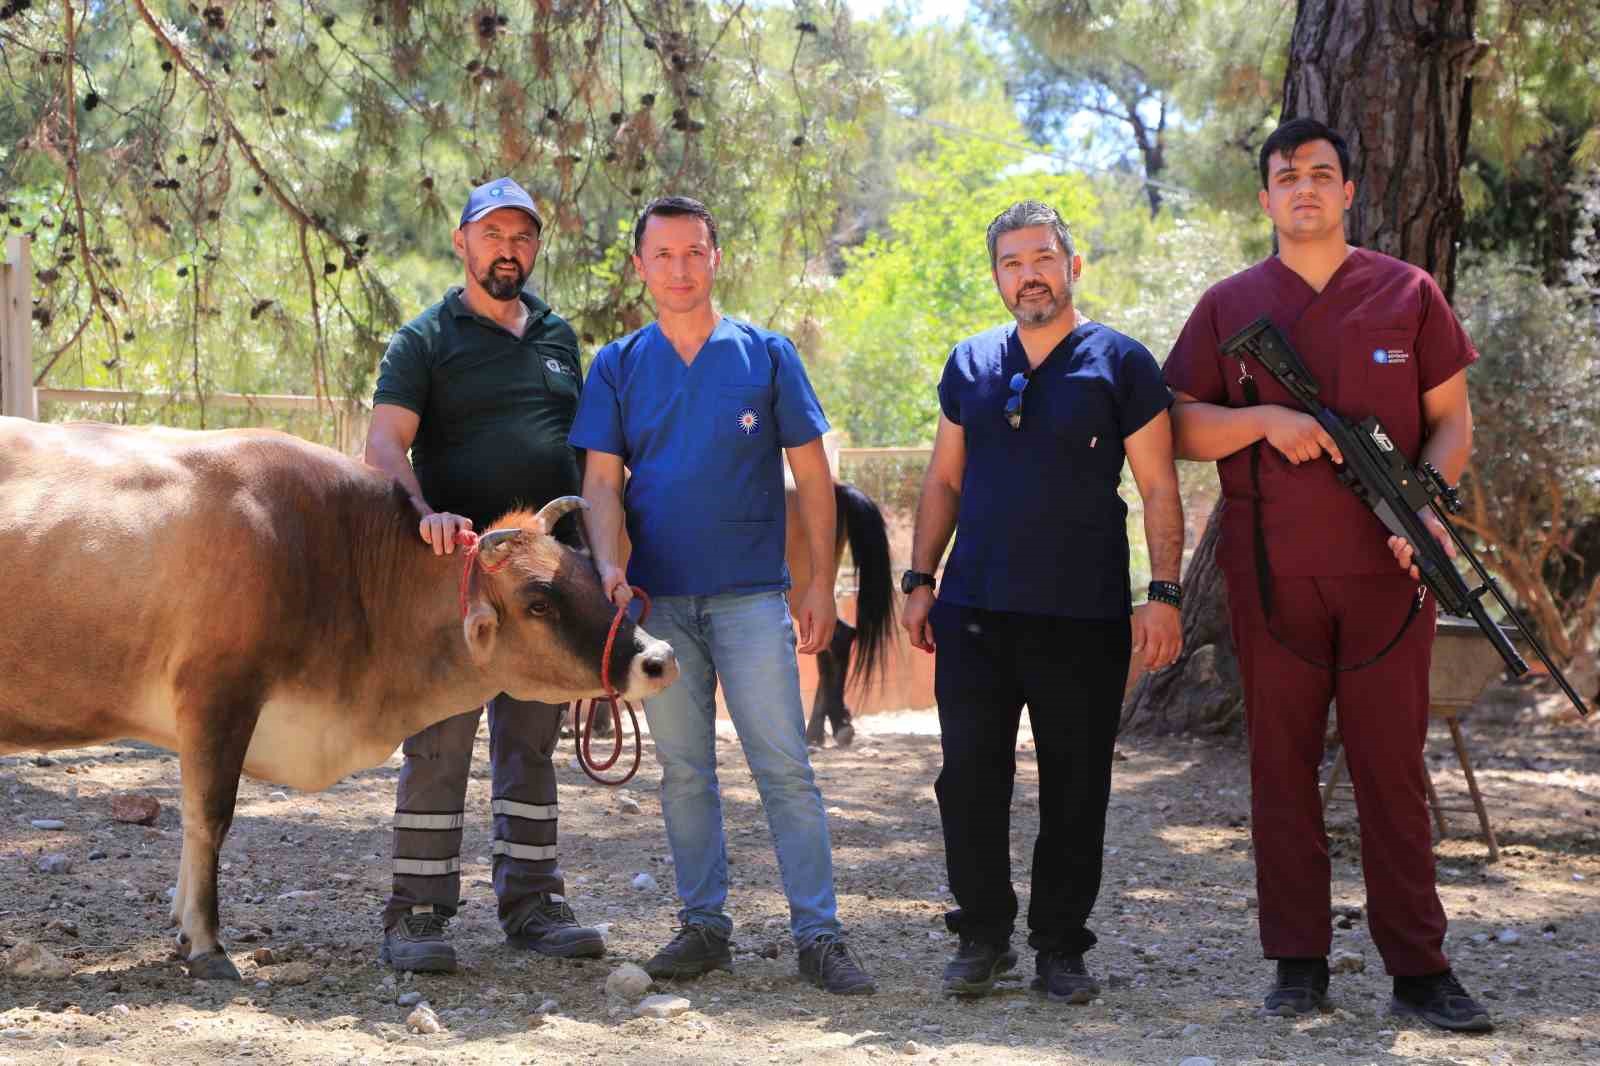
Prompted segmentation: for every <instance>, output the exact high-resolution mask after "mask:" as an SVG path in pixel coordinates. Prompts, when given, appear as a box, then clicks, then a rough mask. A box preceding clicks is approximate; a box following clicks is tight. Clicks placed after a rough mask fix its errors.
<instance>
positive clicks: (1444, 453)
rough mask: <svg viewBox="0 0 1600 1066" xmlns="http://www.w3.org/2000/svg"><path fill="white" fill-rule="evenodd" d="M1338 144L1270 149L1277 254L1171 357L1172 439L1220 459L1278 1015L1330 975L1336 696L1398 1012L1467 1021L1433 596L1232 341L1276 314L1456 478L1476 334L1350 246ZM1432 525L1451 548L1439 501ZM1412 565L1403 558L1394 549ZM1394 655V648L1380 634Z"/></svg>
mask: <svg viewBox="0 0 1600 1066" xmlns="http://www.w3.org/2000/svg"><path fill="white" fill-rule="evenodd" d="M1349 161H1350V160H1349V151H1348V149H1347V148H1346V146H1345V142H1344V140H1343V138H1341V137H1340V136H1339V135H1338V134H1337V133H1335V132H1334V131H1333V130H1331V129H1329V128H1328V127H1326V126H1324V125H1323V124H1322V123H1320V122H1317V121H1314V120H1312V119H1303V118H1302V119H1294V120H1292V121H1289V122H1286V123H1284V124H1283V125H1281V126H1279V127H1278V129H1277V130H1276V131H1274V132H1273V134H1272V136H1270V137H1269V138H1267V141H1266V143H1265V144H1264V145H1262V147H1261V158H1260V170H1261V184H1262V190H1261V192H1260V193H1259V198H1260V203H1261V209H1262V210H1263V211H1264V212H1265V213H1266V214H1267V215H1268V216H1269V217H1270V218H1271V219H1272V223H1273V226H1274V228H1275V229H1276V231H1277V238H1278V253H1277V254H1276V255H1274V256H1272V257H1270V258H1268V259H1266V260H1265V261H1263V262H1261V263H1258V264H1256V265H1255V266H1253V267H1251V268H1250V269H1248V270H1245V271H1243V272H1241V273H1238V274H1235V275H1234V276H1233V277H1231V278H1228V279H1227V280H1225V281H1223V282H1221V283H1219V284H1217V285H1215V286H1213V287H1212V288H1211V290H1210V291H1208V292H1207V293H1206V294H1205V296H1204V297H1202V298H1201V300H1200V303H1199V305H1198V306H1196V308H1195V309H1194V312H1193V313H1192V314H1191V315H1190V316H1189V321H1188V323H1187V324H1186V325H1185V326H1184V329H1183V332H1182V334H1181V335H1180V336H1179V337H1178V342H1177V344H1176V345H1175V346H1174V348H1173V350H1172V354H1171V356H1170V357H1169V358H1168V360H1167V363H1166V368H1165V373H1166V379H1167V384H1168V385H1170V386H1171V388H1172V389H1173V391H1174V393H1175V395H1176V399H1177V401H1178V402H1177V405H1176V406H1175V407H1174V408H1173V427H1174V432H1175V434H1176V443H1177V454H1178V455H1179V456H1180V457H1181V458H1185V459H1197V460H1216V462H1217V469H1218V472H1219V474H1220V475H1221V480H1222V495H1223V504H1222V506H1223V514H1222V540H1221V542H1220V544H1219V545H1218V550H1217V560H1218V563H1219V565H1220V566H1221V568H1222V572H1223V577H1224V579H1225V580H1226V582H1227V587H1228V599H1229V607H1230V615H1231V622H1232V626H1233V637H1234V643H1235V644H1236V646H1237V647H1238V650H1239V665H1240V668H1241V673H1242V674H1243V677H1244V687H1245V708H1246V721H1247V724H1248V729H1249V740H1250V780H1251V831H1252V835H1253V837H1254V842H1255V853H1256V885H1257V893H1258V896H1259V899H1260V925H1261V943H1262V947H1263V949H1264V952H1265V954H1266V956H1267V957H1268V958H1270V959H1275V960H1276V961H1277V964H1278V965H1277V969H1278V973H1277V981H1276V983H1275V985H1274V987H1273V989H1272V990H1271V992H1270V993H1269V994H1268V995H1267V997H1266V1008H1267V1010H1268V1011H1269V1012H1271V1013H1275V1014H1280V1015H1286V1016H1287V1015H1293V1014H1302V1013H1307V1012H1310V1011H1312V1010H1315V1009H1318V1008H1319V1007H1321V1006H1322V1005H1323V1002H1324V999H1325V997H1326V993H1327V988H1328V961H1327V956H1328V950H1329V948H1330V946H1331V943H1332V932H1331V929H1330V928H1329V915H1330V892H1329V873H1330V871H1329V864H1328V844H1327V835H1326V833H1325V831H1324V828H1323V823H1322V806H1321V802H1320V797H1319V795H1318V791H1317V767H1318V764H1319V763H1320V761H1321V759H1322V752H1323V735H1324V730H1325V729H1326V722H1327V714H1328V704H1329V701H1330V700H1331V701H1334V702H1335V704H1336V706H1337V713H1338V716H1339V718H1338V720H1339V731H1340V733H1341V735H1342V736H1343V739H1344V746H1345V752H1346V755H1347V757H1348V760H1349V765H1350V776H1351V780H1352V782H1353V783H1354V785H1355V792H1356V805H1357V809H1358V811H1359V815H1360V819H1361V856H1362V868H1363V870H1364V872H1365V875H1366V883H1367V913H1368V916H1369V923H1370V928H1371V932H1372V939H1373V941H1374V942H1375V943H1376V944H1377V946H1378V951H1379V952H1380V953H1381V954H1382V956H1383V961H1384V965H1385V967H1386V968H1387V969H1388V972H1389V974H1390V975H1391V976H1392V977H1393V978H1394V999H1393V1001H1392V1002H1391V1009H1392V1010H1394V1011H1396V1012H1400V1013H1408V1014H1414V1015H1417V1016H1420V1017H1422V1018H1424V1019H1426V1020H1428V1021H1429V1022H1432V1023H1433V1024H1435V1025H1438V1026H1441V1027H1444V1028H1447V1029H1457V1030H1467V1031H1486V1030H1488V1029H1490V1028H1492V1026H1491V1023H1490V1020H1489V1016H1488V1014H1487V1012H1485V1011H1484V1010H1483V1008H1482V1007H1480V1006H1479V1005H1478V1004H1477V1003H1475V1002H1473V1000H1472V997H1471V996H1470V995H1468V994H1467V992H1466V991H1465V990H1464V989H1463V988H1462V987H1461V985H1460V983H1459V982H1458V981H1457V980H1456V978H1455V977H1454V975H1453V974H1452V973H1451V971H1450V964H1449V962H1448V961H1447V960H1446V959H1445V956H1444V952H1443V951H1442V950H1441V948H1442V944H1443V941H1444V932H1445V916H1444V909H1443V907H1441V906H1440V903H1439V896H1438V892H1437V891H1436V890H1435V887H1434V868H1433V837H1432V830H1431V828H1430V826H1429V823H1428V810H1427V801H1426V797H1425V787H1426V786H1425V779H1424V774H1425V771H1424V769H1423V765H1422V746H1423V741H1424V738H1425V736H1426V734H1427V728H1428V662H1429V655H1430V652H1431V650H1432V646H1433V632H1434V603H1433V599H1432V597H1431V596H1424V595H1423V594H1422V590H1421V588H1420V586H1419V585H1418V583H1417V581H1416V579H1415V578H1416V572H1415V568H1413V567H1412V566H1411V548H1410V546H1409V545H1407V544H1406V542H1405V541H1403V540H1401V539H1400V538H1391V537H1389V536H1388V534H1387V531H1386V530H1385V529H1384V527H1383V525H1382V524H1381V523H1380V522H1379V521H1378V519H1377V518H1376V517H1375V516H1374V515H1373V513H1372V512H1371V511H1370V510H1369V509H1368V508H1367V507H1366V505H1364V504H1363V503H1362V502H1361V501H1360V500H1359V499H1357V497H1356V495H1355V494H1354V493H1353V492H1351V491H1350V489H1348V488H1346V487H1345V486H1344V485H1342V484H1340V483H1339V481H1338V480H1337V477H1336V474H1335V467H1334V464H1335V463H1339V462H1342V461H1343V457H1342V456H1340V455H1339V454H1338V451H1337V449H1336V448H1335V446H1334V443H1333V441H1332V440H1331V439H1330V438H1329V437H1328V435H1327V434H1326V433H1325V432H1324V431H1323V430H1322V428H1321V427H1320V426H1319V425H1318V424H1317V422H1316V420H1315V419H1314V418H1312V417H1311V416H1310V415H1308V414H1305V413H1304V412H1303V411H1302V410H1301V409H1300V408H1299V407H1298V405H1296V404H1295V403H1294V401H1293V400H1292V398H1291V397H1290V396H1289V393H1288V392H1287V391H1286V390H1285V389H1283V387H1282V386H1280V385H1279V384H1278V383H1277V381H1276V380H1275V379H1274V378H1273V377H1272V376H1271V374H1270V373H1268V372H1267V370H1266V369H1265V368H1264V367H1262V366H1261V365H1260V364H1259V363H1257V362H1256V361H1255V360H1254V359H1252V358H1250V357H1246V358H1244V359H1243V360H1241V359H1239V358H1238V357H1236V356H1229V357H1224V356H1223V355H1222V353H1221V351H1220V348H1221V345H1222V343H1223V341H1225V340H1226V339H1227V338H1228V337H1230V336H1231V335H1232V334H1233V333H1235V332H1236V331H1237V330H1239V329H1241V328H1242V327H1244V326H1247V325H1249V324H1250V323H1251V322H1252V321H1254V320H1255V319H1256V318H1258V317H1260V316H1262V315H1266V316H1267V317H1269V318H1271V320H1272V322H1273V323H1274V324H1275V325H1276V326H1277V327H1278V329H1279V330H1281V331H1282V332H1283V334H1284V335H1285V336H1286V337H1287V338H1288V339H1289V342H1290V344H1292V345H1293V346H1294V348H1295V349H1296V350H1297V351H1298V352H1299V353H1300V355H1301V357H1302V358H1303V359H1304V360H1305V363H1306V365H1307V367H1308V368H1309V369H1310V371H1311V373H1312V374H1313V375H1315V377H1316V379H1317V381H1318V382H1319V383H1320V384H1321V387H1322V397H1323V400H1324V402H1325V403H1327V405H1328V406H1329V407H1331V408H1332V409H1333V410H1335V411H1337V412H1339V413H1340V414H1342V415H1344V416H1345V417H1346V418H1350V419H1355V420H1360V419H1363V418H1365V417H1367V416H1368V415H1376V416H1377V418H1378V419H1379V421H1381V422H1382V423H1383V425H1384V427H1385V428H1386V429H1387V430H1388V433H1389V436H1390V438H1392V439H1393V441H1394V442H1395V444H1396V446H1398V447H1399V448H1400V449H1401V450H1402V451H1403V452H1404V453H1405V454H1406V456H1407V457H1408V458H1410V459H1411V460H1412V461H1413V462H1417V461H1421V460H1426V461H1428V462H1431V463H1433V465H1434V466H1436V467H1437V468H1438V469H1439V471H1440V472H1441V473H1442V474H1443V475H1444V477H1445V478H1446V480H1448V481H1450V482H1454V481H1456V480H1457V479H1458V478H1459V477H1460V476H1461V472H1462V470H1463V469H1464V468H1465V466H1466V462H1467V456H1468V453H1469V451H1470V450H1471V444H1472V414H1471V410H1470V408H1469V407H1468V404H1467V382H1466V373H1465V370H1466V367H1467V366H1468V365H1469V364H1470V363H1472V362H1473V361H1474V360H1475V359H1476V358H1477V352H1476V350H1474V348H1473V346H1472V342H1471V341H1470V340H1469V339H1468V338H1467V336H1466V334H1465V333H1464V332H1463V331H1462V329H1461V326H1460V324H1459V323H1458V322H1457V321H1456V319H1455V316H1454V315H1453V314H1452V313H1451V310H1450V306H1449V304H1447V303H1446V302H1445V299H1444V295H1443V294H1442V293H1441V292H1440V291H1439V288H1438V286H1437V285H1435V284H1434V281H1433V279H1432V278H1431V277H1429V276H1428V274H1427V273H1426V272H1424V271H1422V270H1419V269H1417V268H1416V267H1414V266H1411V265H1410V264H1408V263H1404V262H1401V261H1400V260H1397V259H1391V258H1390V257H1388V256H1386V255H1380V254H1379V253H1377V252H1372V251H1368V250H1366V249H1363V248H1352V247H1351V246H1350V245H1349V244H1347V243H1346V242H1345V233H1344V212H1345V211H1346V210H1347V209H1348V208H1349V207H1350V203H1351V200H1352V198H1353V197H1354V196H1355V185H1354V184H1353V183H1351V182H1350V181H1349V180H1348V178H1347V177H1346V175H1348V173H1349ZM1426 517H1427V520H1428V522H1429V525H1430V527H1432V529H1433V532H1434V533H1435V535H1436V536H1437V537H1438V538H1439V539H1440V541H1441V543H1445V544H1446V545H1447V546H1448V538H1447V537H1446V536H1445V534H1444V530H1443V529H1442V528H1441V527H1439V526H1438V523H1437V520H1436V519H1434V518H1433V517H1432V515H1431V513H1429V514H1428V515H1427V516H1426ZM1397 561H1398V566H1397V565H1396V564H1397ZM1386 649H1387V650H1386Z"/></svg>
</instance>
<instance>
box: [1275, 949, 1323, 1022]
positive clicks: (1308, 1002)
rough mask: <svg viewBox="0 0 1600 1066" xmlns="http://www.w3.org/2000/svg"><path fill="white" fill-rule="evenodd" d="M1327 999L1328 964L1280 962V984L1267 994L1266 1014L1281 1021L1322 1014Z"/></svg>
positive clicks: (1276, 984) (1321, 960)
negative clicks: (1311, 1014) (1313, 1013)
mask: <svg viewBox="0 0 1600 1066" xmlns="http://www.w3.org/2000/svg"><path fill="white" fill-rule="evenodd" d="M1327 999H1328V960H1327V959H1325V958H1315V959H1279V960H1278V980H1277V982H1276V983H1274V984H1273V986H1272V991H1270V992H1268V993H1267V999H1266V1004H1265V1006H1266V1010H1267V1013H1268V1014H1276V1015H1277V1016H1278V1017H1280V1018H1293V1017H1294V1016H1295V1015H1297V1014H1310V1013H1311V1012H1312V1011H1314V1010H1321V1009H1322V1007H1323V1005H1324V1004H1325V1003H1326V1002H1327Z"/></svg>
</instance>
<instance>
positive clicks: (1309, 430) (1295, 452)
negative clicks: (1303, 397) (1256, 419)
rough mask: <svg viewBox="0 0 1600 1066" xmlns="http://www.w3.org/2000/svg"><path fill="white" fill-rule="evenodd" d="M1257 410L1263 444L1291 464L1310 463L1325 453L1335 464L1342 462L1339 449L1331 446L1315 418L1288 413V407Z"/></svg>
mask: <svg viewBox="0 0 1600 1066" xmlns="http://www.w3.org/2000/svg"><path fill="white" fill-rule="evenodd" d="M1260 410H1261V417H1262V418H1263V419H1265V420H1266V432H1265V433H1264V434H1263V436H1264V437H1265V438H1266V442H1267V443H1268V444H1270V445H1272V446H1273V447H1274V448H1276V449H1277V450H1278V452H1279V453H1280V454H1282V456H1283V457H1284V458H1285V459H1287V460H1289V461H1290V462H1291V463H1294V464H1295V465H1296V466H1299V465H1300V464H1301V463H1309V462H1310V461H1311V460H1313V459H1315V458H1316V457H1317V456H1319V455H1321V454H1323V453H1324V452H1326V453H1327V455H1328V458H1330V459H1332V460H1333V461H1334V462H1336V463H1342V462H1344V456H1343V455H1341V454H1340V453H1339V446H1338V445H1337V444H1335V443H1333V438H1332V437H1330V436H1328V431H1327V430H1325V429H1323V428H1322V424H1321V423H1320V422H1318V421H1317V420H1316V419H1315V418H1312V417H1311V416H1310V415H1308V414H1305V413H1304V412H1301V411H1291V410H1290V409H1289V408H1287V407H1278V406H1275V405H1272V404H1268V405H1266V406H1263V407H1262V408H1261V409H1260Z"/></svg>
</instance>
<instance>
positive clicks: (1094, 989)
mask: <svg viewBox="0 0 1600 1066" xmlns="http://www.w3.org/2000/svg"><path fill="white" fill-rule="evenodd" d="M1034 967H1035V969H1036V970H1037V972H1038V976H1037V977H1035V978H1034V979H1033V989H1034V991H1035V992H1043V993H1044V995H1045V998H1046V999H1052V1000H1055V1001H1056V1002H1057V1003H1079V1004H1082V1003H1087V1002H1089V1001H1090V1000H1092V999H1094V997H1096V996H1098V995H1099V994H1100V983H1099V982H1098V981H1096V980H1095V979H1094V978H1093V977H1090V976H1089V971H1088V969H1087V968H1085V966H1084V965H1083V956H1082V955H1076V954H1073V953H1072V952H1068V951H1041V952H1039V957H1038V959H1036V960H1035V962H1034Z"/></svg>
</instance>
